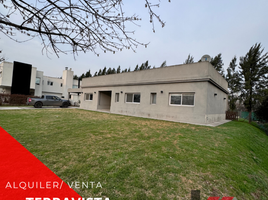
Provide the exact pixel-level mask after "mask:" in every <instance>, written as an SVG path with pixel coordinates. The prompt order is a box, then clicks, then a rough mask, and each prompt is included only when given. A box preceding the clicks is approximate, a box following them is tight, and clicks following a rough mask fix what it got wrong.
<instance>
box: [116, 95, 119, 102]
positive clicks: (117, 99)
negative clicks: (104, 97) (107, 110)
mask: <svg viewBox="0 0 268 200" xmlns="http://www.w3.org/2000/svg"><path fill="white" fill-rule="evenodd" d="M115 102H119V93H115Z"/></svg>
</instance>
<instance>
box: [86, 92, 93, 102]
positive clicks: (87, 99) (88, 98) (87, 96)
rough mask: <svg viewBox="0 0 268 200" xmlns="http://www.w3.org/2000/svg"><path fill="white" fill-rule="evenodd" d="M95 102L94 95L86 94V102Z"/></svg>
mask: <svg viewBox="0 0 268 200" xmlns="http://www.w3.org/2000/svg"><path fill="white" fill-rule="evenodd" d="M92 100H93V94H91V93H86V94H85V101H92Z"/></svg>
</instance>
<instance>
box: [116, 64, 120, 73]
mask: <svg viewBox="0 0 268 200" xmlns="http://www.w3.org/2000/svg"><path fill="white" fill-rule="evenodd" d="M116 73H117V74H120V73H121V68H120V65H119V66H118V67H117V70H116Z"/></svg>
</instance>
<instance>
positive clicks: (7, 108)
mask: <svg viewBox="0 0 268 200" xmlns="http://www.w3.org/2000/svg"><path fill="white" fill-rule="evenodd" d="M68 108H77V107H73V106H70V107H68ZM23 109H66V108H61V107H59V106H43V107H42V108H35V107H33V106H25V107H24V106H18V107H16V106H0V110H23Z"/></svg>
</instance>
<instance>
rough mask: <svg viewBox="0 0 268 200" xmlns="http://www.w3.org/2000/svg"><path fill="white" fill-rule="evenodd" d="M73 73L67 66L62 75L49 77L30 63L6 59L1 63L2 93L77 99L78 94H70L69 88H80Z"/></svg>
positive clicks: (0, 90) (0, 83) (0, 82)
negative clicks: (7, 60) (6, 60)
mask: <svg viewBox="0 0 268 200" xmlns="http://www.w3.org/2000/svg"><path fill="white" fill-rule="evenodd" d="M73 75H74V72H73V71H72V69H71V68H70V69H68V68H67V67H66V68H65V70H63V73H62V77H49V76H45V75H44V72H43V71H39V70H37V68H36V67H32V65H30V64H26V63H21V62H16V61H15V62H13V63H12V62H5V61H4V62H2V63H1V64H0V94H1V93H2V94H3V93H4V94H24V95H34V96H39V97H41V96H42V95H55V96H58V97H61V98H65V99H68V98H70V99H72V100H74V101H77V99H78V96H77V94H72V95H71V97H70V96H68V89H69V88H78V80H74V79H73Z"/></svg>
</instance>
